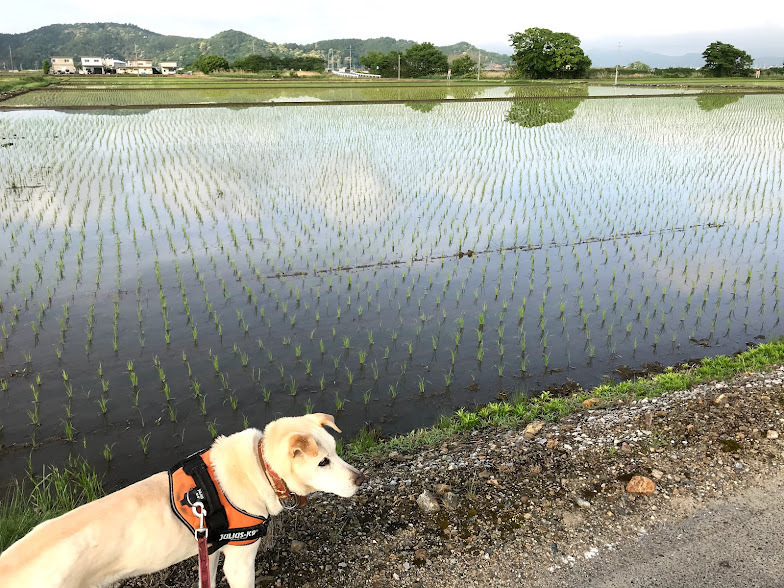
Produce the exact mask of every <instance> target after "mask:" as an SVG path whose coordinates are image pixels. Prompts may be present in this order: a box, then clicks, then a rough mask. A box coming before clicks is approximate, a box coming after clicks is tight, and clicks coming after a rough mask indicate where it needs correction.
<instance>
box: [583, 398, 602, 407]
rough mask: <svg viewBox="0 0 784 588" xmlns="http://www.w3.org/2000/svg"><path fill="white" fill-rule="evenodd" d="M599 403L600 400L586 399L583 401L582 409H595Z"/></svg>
mask: <svg viewBox="0 0 784 588" xmlns="http://www.w3.org/2000/svg"><path fill="white" fill-rule="evenodd" d="M601 403H602V399H601V398H587V399H586V400H583V407H584V408H587V409H591V408H596V407H597V406H599V405H600V404H601Z"/></svg>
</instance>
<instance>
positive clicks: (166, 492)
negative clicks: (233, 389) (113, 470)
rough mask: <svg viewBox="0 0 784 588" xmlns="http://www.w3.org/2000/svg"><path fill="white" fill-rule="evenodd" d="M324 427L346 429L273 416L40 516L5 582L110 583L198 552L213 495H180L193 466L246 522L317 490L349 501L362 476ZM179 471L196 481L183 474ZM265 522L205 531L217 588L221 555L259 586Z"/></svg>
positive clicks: (0, 571)
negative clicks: (171, 464) (169, 465)
mask: <svg viewBox="0 0 784 588" xmlns="http://www.w3.org/2000/svg"><path fill="white" fill-rule="evenodd" d="M323 426H327V427H331V428H332V429H334V430H336V431H338V432H340V429H338V427H337V426H336V425H335V420H334V418H333V417H332V416H331V415H328V414H322V413H316V414H308V415H304V416H301V417H286V418H281V419H278V420H275V421H272V422H271V423H269V424H268V425H267V426H266V427H265V428H264V431H263V433H262V431H260V430H258V429H246V430H244V431H242V432H239V433H235V434H233V435H229V436H227V437H224V436H221V437H218V438H217V439H216V440H215V442H214V443H213V444H212V446H211V447H210V449H209V454H208V457H207V455H206V454H194V456H192V457H191V458H189V459H188V460H186V462H187V463H186V462H181V464H179V465H182V464H183V463H185V465H184V466H183V467H181V468H173V469H171V470H169V472H168V473H167V472H160V473H158V474H155V475H153V476H151V477H149V478H146V479H144V480H141V481H140V482H137V483H135V484H132V485H131V486H128V487H126V488H124V489H122V490H119V491H117V492H114V493H113V494H109V495H108V496H105V497H103V498H100V499H99V500H95V501H93V502H91V503H89V504H86V505H84V506H81V507H79V508H77V509H74V510H72V511H70V512H68V513H66V514H64V515H62V516H60V517H57V518H55V519H51V520H49V521H46V522H43V523H41V524H40V525H38V526H37V527H35V528H34V529H33V530H32V531H30V533H28V534H27V535H26V536H25V537H23V538H22V539H20V540H19V541H17V542H16V543H14V544H13V545H12V546H11V547H9V548H8V549H7V550H6V551H5V552H3V553H2V554H1V555H0V579H1V580H0V583H2V585H3V586H9V587H13V588H33V587H35V588H45V587H51V588H55V587H57V588H70V587H73V588H77V587H78V588H82V587H85V586H107V585H109V584H111V583H113V582H116V581H118V580H121V579H125V578H130V577H134V576H138V575H141V574H148V573H153V572H156V571H158V570H161V569H163V568H166V567H168V566H170V565H173V564H175V563H177V562H180V561H182V560H184V559H186V558H188V557H191V556H193V555H196V554H197V551H198V549H197V540H196V538H194V531H193V529H194V528H196V529H198V528H199V526H201V523H200V521H201V520H202V519H200V518H199V517H200V516H203V515H204V514H205V513H204V509H205V507H204V503H203V501H202V499H205V498H206V496H205V492H208V491H204V490H203V489H201V490H199V489H198V488H192V489H191V491H190V493H185V494H183V495H180V494H181V493H180V490H181V489H183V488H186V487H187V486H189V485H190V482H189V481H190V480H196V479H197V478H198V476H199V475H200V474H199V472H198V471H197V470H199V468H196V467H195V466H194V464H196V465H198V466H200V467H201V464H202V463H207V464H208V465H209V468H207V470H205V469H204V468H201V470H200V471H201V474H202V475H203V473H204V471H210V472H211V474H212V476H213V478H214V481H215V482H216V484H215V488H213V490H217V492H220V493H222V494H223V495H224V496H225V499H226V501H227V502H226V501H224V503H226V505H227V509H228V510H230V511H231V510H232V509H233V511H232V512H234V511H236V512H238V513H240V514H238V515H237V516H239V517H241V518H243V517H244V519H247V520H250V521H256V522H260V523H263V522H264V521H265V520H267V519H269V517H270V516H274V515H277V514H279V513H280V512H281V511H282V510H283V509H284V508H291V507H293V506H296V504H298V503H301V502H302V501H303V500H304V497H306V496H307V495H308V494H310V493H311V492H317V491H318V492H329V493H332V494H336V495H338V496H342V497H344V498H349V497H351V496H353V495H354V494H355V493H356V491H357V488H358V487H359V486H360V485H361V484H362V482H363V481H364V480H365V476H364V475H363V474H362V473H361V472H359V471H358V470H357V469H355V468H353V467H352V466H350V465H349V464H347V463H346V462H345V461H343V460H342V459H341V458H340V457H338V456H337V454H336V452H335V440H334V438H333V437H332V435H330V434H329V433H328V432H327V431H326V430H325V429H324V428H323ZM210 464H211V465H210ZM189 468H190V469H189ZM183 471H190V472H191V474H192V477H184V478H183V477H182V476H183ZM207 485H208V486H209V482H208V483H207ZM191 503H194V504H193V505H191ZM199 507H201V511H200V510H199ZM210 509H212V510H216V511H217V510H218V509H216V508H215V507H214V506H212V507H210V508H208V509H207V512H206V516H207V519H209V515H210V514H215V513H210V512H209V510H210ZM191 512H193V517H191V518H190V519H188V515H189V514H190V513H191ZM236 512H235V513H234V514H236ZM183 513H184V514H183ZM229 514H231V513H229ZM248 517H250V518H248ZM186 519H187V520H186ZM228 519H229V521H230V520H231V516H228ZM261 526H262V525H261V524H260V525H259V526H258V527H253V528H246V529H242V530H239V531H234V530H231V529H229V530H228V531H225V530H224V532H221V533H220V536H216V533H215V532H213V530H212V529H209V530H208V531H204V532H203V533H201V534H202V535H204V534H208V533H209V534H211V535H212V536H210V535H209V534H208V541H210V542H211V544H212V545H211V554H210V555H209V576H210V586H211V587H214V586H215V577H216V573H217V564H218V556H219V554H220V553H223V555H224V564H223V571H224V574H225V575H226V579H227V581H228V583H229V585H230V586H231V588H253V586H254V580H255V569H254V568H255V566H254V561H255V558H256V552H257V551H258V548H259V543H260V542H259V541H258V540H256V539H258V538H259V536H260V535H261V532H260V529H261ZM254 537H256V539H254Z"/></svg>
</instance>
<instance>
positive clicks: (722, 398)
mask: <svg viewBox="0 0 784 588" xmlns="http://www.w3.org/2000/svg"><path fill="white" fill-rule="evenodd" d="M713 402H715V403H716V404H724V403H725V402H727V395H726V394H719V395H718V396H717V397H716V400H714V401H713Z"/></svg>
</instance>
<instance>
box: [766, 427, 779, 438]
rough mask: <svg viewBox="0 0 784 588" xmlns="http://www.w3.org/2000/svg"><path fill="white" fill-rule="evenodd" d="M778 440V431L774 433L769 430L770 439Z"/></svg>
mask: <svg viewBox="0 0 784 588" xmlns="http://www.w3.org/2000/svg"><path fill="white" fill-rule="evenodd" d="M778 438H779V432H778V431H774V430H772V429H769V430H768V439H778Z"/></svg>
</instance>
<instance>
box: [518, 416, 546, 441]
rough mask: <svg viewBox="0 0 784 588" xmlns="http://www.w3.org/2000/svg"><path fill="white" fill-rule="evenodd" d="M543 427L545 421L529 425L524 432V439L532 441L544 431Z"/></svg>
mask: <svg viewBox="0 0 784 588" xmlns="http://www.w3.org/2000/svg"><path fill="white" fill-rule="evenodd" d="M542 427H544V421H534V422H532V423H529V424H528V426H527V427H526V428H525V431H524V432H523V437H525V438H526V439H528V440H529V441H530V440H531V439H533V438H534V437H536V434H537V433H538V432H539V431H541V430H542Z"/></svg>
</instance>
